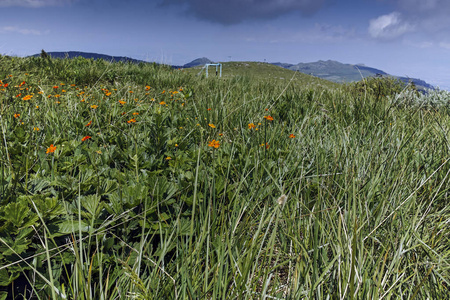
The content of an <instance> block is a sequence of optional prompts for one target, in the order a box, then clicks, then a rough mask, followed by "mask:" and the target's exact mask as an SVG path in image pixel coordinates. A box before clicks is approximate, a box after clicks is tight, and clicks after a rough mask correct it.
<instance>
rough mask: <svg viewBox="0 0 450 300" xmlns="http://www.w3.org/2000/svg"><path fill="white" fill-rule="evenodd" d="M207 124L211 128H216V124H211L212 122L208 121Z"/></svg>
mask: <svg viewBox="0 0 450 300" xmlns="http://www.w3.org/2000/svg"><path fill="white" fill-rule="evenodd" d="M208 126H209V127H211V128H216V126H215V125H214V124H212V123H209V124H208Z"/></svg>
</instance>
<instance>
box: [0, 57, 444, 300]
mask: <svg viewBox="0 0 450 300" xmlns="http://www.w3.org/2000/svg"><path fill="white" fill-rule="evenodd" d="M224 72H226V69H225V71H224ZM290 74H292V75H291V76H299V75H300V74H298V73H295V72H292V73H290ZM260 77H262V76H261V75H259V77H255V76H251V75H247V76H240V75H237V76H228V77H226V76H224V77H223V78H216V77H213V76H211V77H210V78H208V79H206V78H203V77H202V76H196V75H194V74H191V73H189V72H186V71H184V70H173V69H171V68H169V67H165V66H159V65H153V64H140V65H136V64H126V63H114V64H111V63H108V62H105V61H102V60H97V61H94V60H87V59H81V58H78V59H67V60H64V59H52V58H49V57H46V58H45V57H43V58H41V57H34V58H11V57H6V56H1V57H0V78H1V82H0V85H1V86H0V122H1V124H0V125H1V133H2V134H1V146H0V154H1V155H0V158H1V161H0V162H1V166H0V168H1V169H0V182H1V184H0V197H1V200H0V299H6V298H9V299H30V298H33V299H34V298H36V299H48V298H51V299H75V298H76V299H126V298H135V299H302V298H305V299H311V298H316V299H326V298H327V297H328V298H330V299H397V298H407V299H413V298H417V299H427V298H429V299H445V298H449V296H450V292H449V288H450V282H449V281H450V280H449V278H450V234H449V220H450V208H449V207H448V205H447V201H448V197H449V186H450V185H449V184H448V182H449V178H448V175H449V173H450V162H449V160H450V156H449V154H450V153H449V149H450V148H449V146H450V144H449V141H448V131H449V124H450V116H449V112H448V109H447V103H448V99H450V98H449V96H448V94H446V93H444V92H435V93H434V94H433V93H430V94H429V95H427V96H421V95H418V94H416V93H415V92H414V91H410V89H409V88H405V87H404V86H401V87H400V86H398V85H397V84H395V83H393V82H388V81H385V80H384V79H373V80H375V81H373V82H372V81H371V80H368V81H366V82H365V83H364V84H353V85H347V86H336V85H334V84H331V85H330V86H328V87H327V86H325V84H314V83H313V82H314V80H317V79H310V78H309V77H306V76H302V77H301V78H297V77H294V79H292V80H291V78H286V80H272V78H269V79H270V80H267V79H266V80H264V79H263V78H260ZM381 91H382V92H381ZM433 97H435V98H437V97H440V98H439V99H440V100H439V101H434V100H432V99H431V98H433ZM433 101H434V102H433ZM422 103H433V105H424V104H422Z"/></svg>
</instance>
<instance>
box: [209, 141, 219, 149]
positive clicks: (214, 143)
mask: <svg viewBox="0 0 450 300" xmlns="http://www.w3.org/2000/svg"><path fill="white" fill-rule="evenodd" d="M208 146H209V147H214V148H216V149H217V148H219V146H220V143H219V141H216V140H212V141H211V142H209V143H208Z"/></svg>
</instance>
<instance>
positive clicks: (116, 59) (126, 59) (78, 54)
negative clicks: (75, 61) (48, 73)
mask: <svg viewBox="0 0 450 300" xmlns="http://www.w3.org/2000/svg"><path fill="white" fill-rule="evenodd" d="M47 54H48V55H49V56H50V57H52V58H76V57H84V58H92V59H103V60H106V61H113V62H119V61H121V62H132V63H145V61H143V60H138V59H134V58H130V57H125V56H112V55H106V54H99V53H91V52H80V51H64V52H47ZM40 55H41V54H33V55H31V56H32V57H38V56H40Z"/></svg>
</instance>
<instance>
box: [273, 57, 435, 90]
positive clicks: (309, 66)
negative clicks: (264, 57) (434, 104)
mask: <svg viewBox="0 0 450 300" xmlns="http://www.w3.org/2000/svg"><path fill="white" fill-rule="evenodd" d="M273 64H274V65H276V66H280V67H283V68H287V69H290V70H293V71H299V72H301V73H305V74H308V75H313V76H316V77H319V78H322V79H326V80H329V81H333V82H338V83H344V82H352V81H359V80H361V79H362V77H364V78H366V77H371V76H380V75H382V76H392V77H394V78H398V79H400V80H402V81H403V82H405V83H409V82H413V83H414V84H415V85H416V87H417V88H418V89H419V90H425V89H433V88H434V87H433V86H432V85H430V84H428V83H426V82H425V81H423V80H421V79H417V78H408V77H399V76H395V75H389V74H387V73H386V72H384V71H382V70H379V69H376V68H371V67H367V66H365V65H362V64H359V65H352V64H343V63H340V62H338V61H334V60H327V61H323V60H319V61H317V62H311V63H299V64H296V65H293V64H286V63H280V62H277V63H273Z"/></svg>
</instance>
